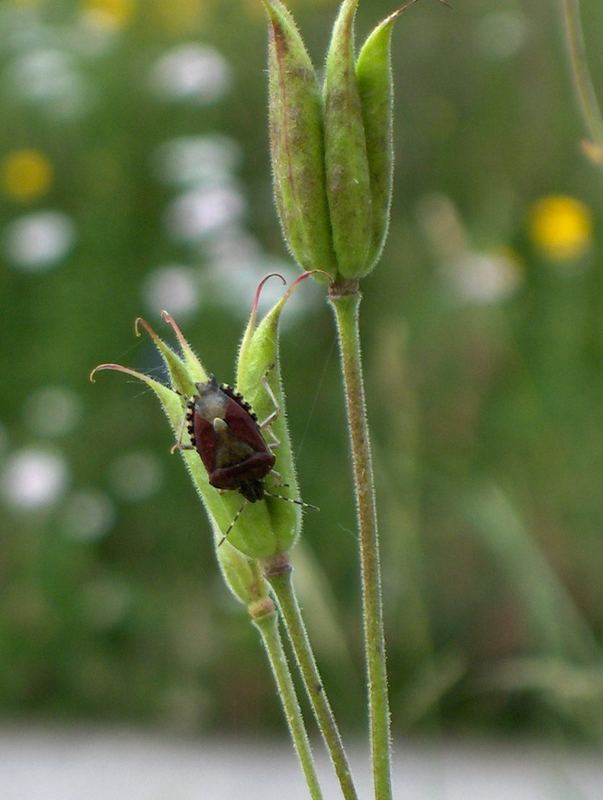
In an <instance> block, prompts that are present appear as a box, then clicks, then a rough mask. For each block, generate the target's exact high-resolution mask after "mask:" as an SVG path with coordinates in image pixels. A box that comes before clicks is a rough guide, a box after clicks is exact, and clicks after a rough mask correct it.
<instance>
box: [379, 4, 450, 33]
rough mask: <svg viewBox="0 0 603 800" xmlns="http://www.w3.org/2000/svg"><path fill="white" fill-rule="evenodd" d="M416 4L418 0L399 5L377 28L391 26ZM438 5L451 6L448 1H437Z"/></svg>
mask: <svg viewBox="0 0 603 800" xmlns="http://www.w3.org/2000/svg"><path fill="white" fill-rule="evenodd" d="M418 2H419V0H408V2H406V3H404V5H401V6H400V8H397V9H396V10H395V11H393V12H392V13H391V14H390V15H389V17H386V18H385V19H384V20H383V22H382V23H381V25H380V26H379V27H380V28H384V27H386V26H387V25H392V24H393V23H394V22H395V21H396V20H397V19H398V17H401V16H402V14H404V12H405V11H408V9H409V8H411V7H412V6H414V5H416V4H417V3H418ZM438 3H439V4H440V5H442V6H446V8H450V9H452V5H451V4H450V3H449V2H448V0H438Z"/></svg>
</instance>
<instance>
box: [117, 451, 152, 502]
mask: <svg viewBox="0 0 603 800" xmlns="http://www.w3.org/2000/svg"><path fill="white" fill-rule="evenodd" d="M109 480H110V482H111V486H112V487H113V491H114V492H115V494H116V495H117V496H118V497H120V498H121V499H122V500H126V501H128V502H131V503H136V502H139V501H141V500H146V499H147V498H148V497H151V495H153V494H155V493H156V492H157V491H158V490H159V489H160V487H161V483H162V481H163V468H162V466H161V463H160V461H159V459H158V458H157V456H155V455H154V454H153V453H145V452H131V453H125V454H124V455H122V456H119V457H118V458H116V459H115V461H113V463H112V464H111V466H110V467H109Z"/></svg>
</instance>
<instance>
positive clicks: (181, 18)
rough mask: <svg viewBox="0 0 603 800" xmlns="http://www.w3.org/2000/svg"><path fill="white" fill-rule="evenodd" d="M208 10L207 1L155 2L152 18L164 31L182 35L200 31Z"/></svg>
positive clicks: (158, 0) (156, 0)
mask: <svg viewBox="0 0 603 800" xmlns="http://www.w3.org/2000/svg"><path fill="white" fill-rule="evenodd" d="M221 2H224V0H221ZM258 5H260V3H258ZM207 9H208V5H207V0H169V2H166V0H154V4H153V6H152V9H151V10H152V15H151V17H152V21H153V22H154V23H155V24H156V25H159V26H161V28H162V30H167V31H169V32H170V33H173V34H177V35H181V34H187V33H195V32H196V31H199V29H200V28H201V25H202V23H203V21H204V19H205V16H206V13H207Z"/></svg>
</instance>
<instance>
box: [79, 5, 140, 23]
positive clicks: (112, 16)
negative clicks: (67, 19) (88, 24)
mask: <svg viewBox="0 0 603 800" xmlns="http://www.w3.org/2000/svg"><path fill="white" fill-rule="evenodd" d="M82 5H83V10H84V14H85V16H86V17H87V18H89V19H90V20H92V21H93V22H94V24H96V25H98V26H99V27H103V28H111V29H114V28H123V26H124V25H127V23H128V22H129V21H130V19H131V18H132V16H133V15H134V12H135V11H136V0H84V2H83V4H82Z"/></svg>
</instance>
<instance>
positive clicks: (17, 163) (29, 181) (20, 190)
mask: <svg viewBox="0 0 603 800" xmlns="http://www.w3.org/2000/svg"><path fill="white" fill-rule="evenodd" d="M53 177H54V170H53V168H52V164H51V163H50V161H49V160H48V158H46V156H45V155H44V153H40V151H39V150H30V149H22V150H12V151H11V152H10V153H8V154H7V155H6V156H4V158H3V159H2V161H1V162H0V185H1V186H2V190H3V191H4V193H5V194H6V195H7V196H8V197H10V199H11V200H16V201H17V202H19V203H30V202H32V201H33V200H37V199H38V198H39V197H43V196H44V195H45V194H46V193H47V192H48V190H49V189H50V186H51V184H52V181H53Z"/></svg>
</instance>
